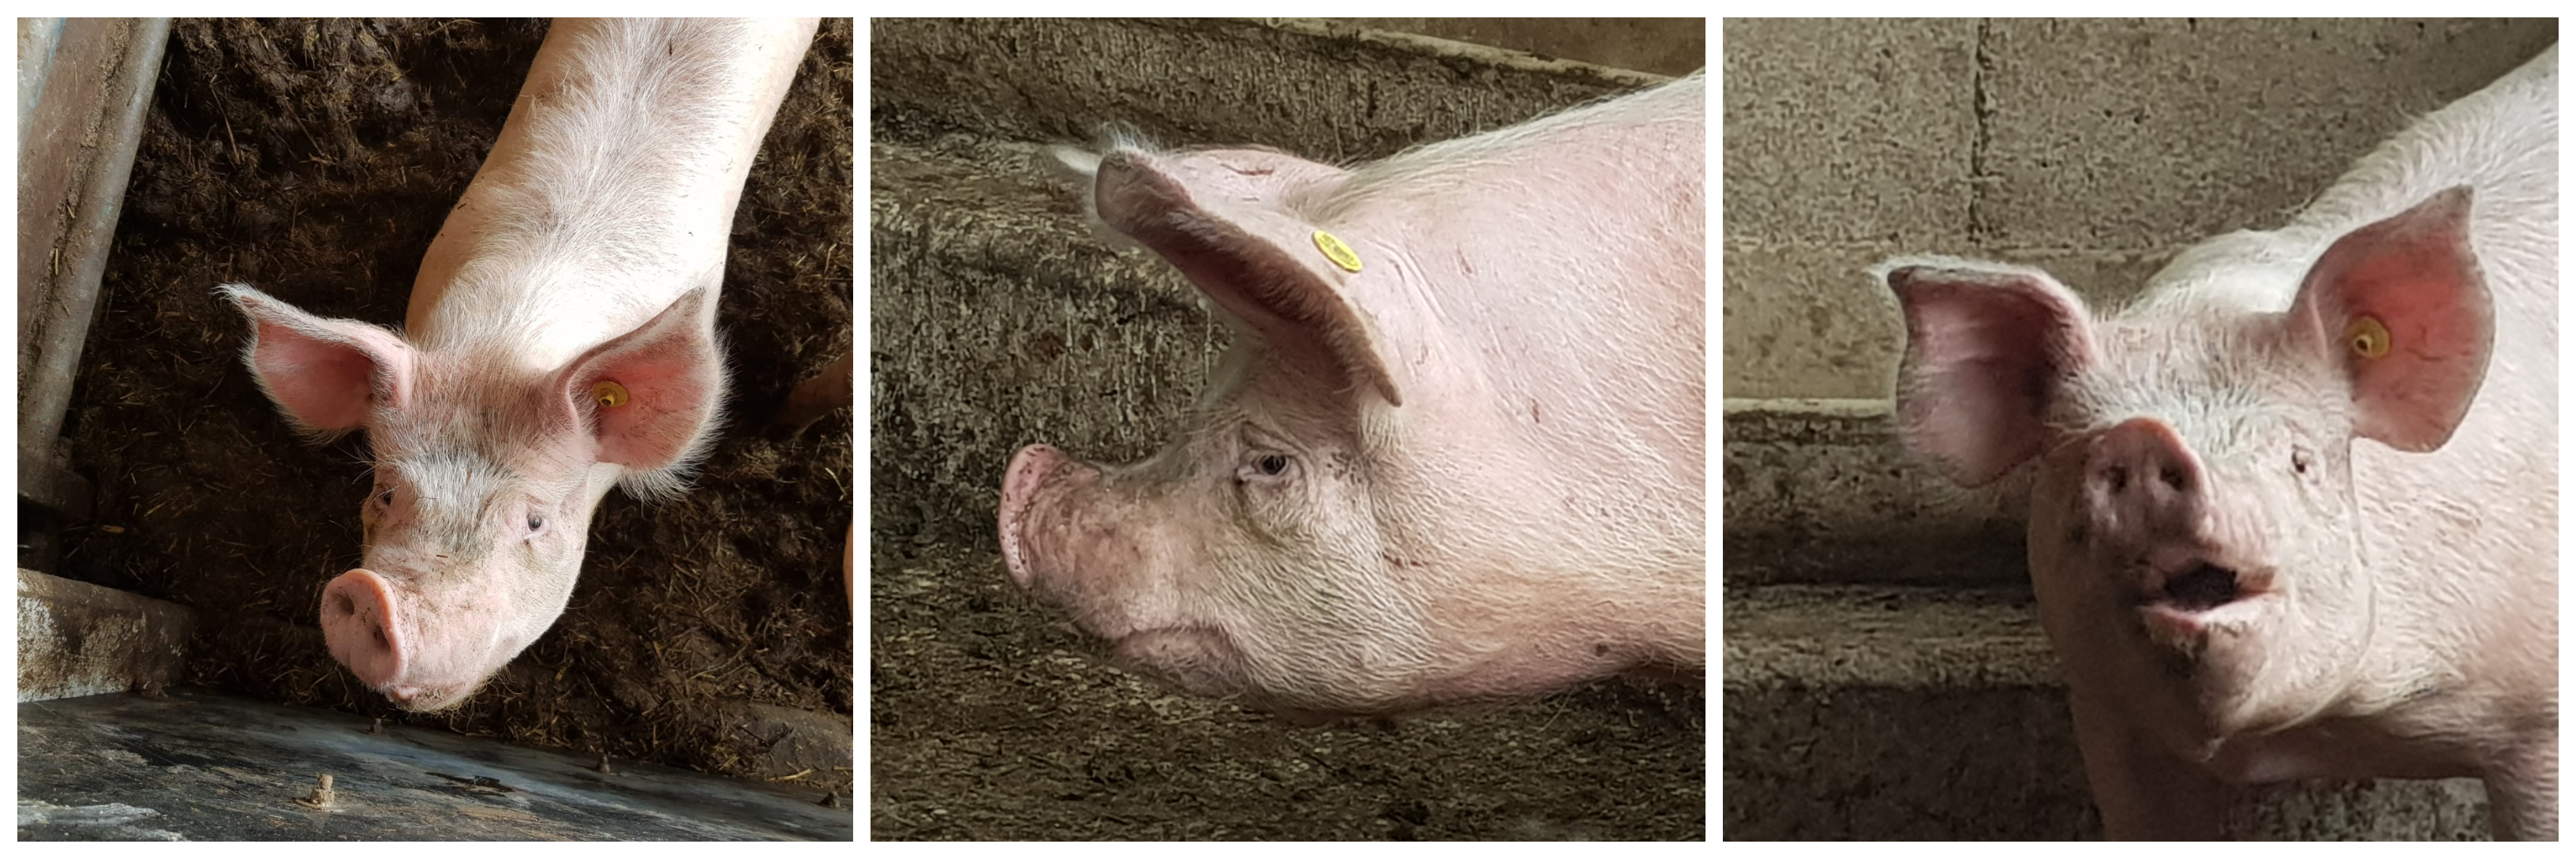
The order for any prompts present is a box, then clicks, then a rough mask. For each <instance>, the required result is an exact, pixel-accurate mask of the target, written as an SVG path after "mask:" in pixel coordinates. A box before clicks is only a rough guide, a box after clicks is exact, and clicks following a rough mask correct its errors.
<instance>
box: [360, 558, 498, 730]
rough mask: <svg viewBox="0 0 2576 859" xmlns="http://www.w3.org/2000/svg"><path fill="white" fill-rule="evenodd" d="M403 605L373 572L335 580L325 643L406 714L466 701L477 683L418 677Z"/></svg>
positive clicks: (413, 649)
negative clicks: (405, 625) (403, 630)
mask: <svg viewBox="0 0 2576 859" xmlns="http://www.w3.org/2000/svg"><path fill="white" fill-rule="evenodd" d="M401 605H402V601H401V600H400V599H399V598H397V596H396V595H395V592H394V589H393V587H392V584H391V583H389V582H387V581H386V580H385V578H384V577H383V576H379V575H376V574H375V572H374V571H372V570H367V569H363V568H361V569H354V570H350V571H348V572H346V573H341V574H340V577H339V578H336V579H332V580H331V583H330V584H329V585H327V586H324V587H323V589H322V640H323V642H324V643H325V644H326V645H328V646H329V647H330V649H331V658H333V659H337V660H339V661H340V664H341V665H345V666H348V668H349V672H350V673H352V674H356V675H358V682H361V683H365V684H367V688H370V689H374V690H376V691H377V692H379V693H382V694H383V695H384V696H385V697H386V698H388V699H391V700H392V701H393V702H394V703H395V704H396V705H399V706H401V707H402V708H403V709H406V710H416V711H429V710H438V709H443V708H445V707H446V706H447V705H449V704H452V703H456V702H459V701H462V700H464V698H465V696H466V695H468V694H470V693H472V692H473V691H474V689H475V687H476V685H477V684H476V683H475V682H473V681H470V680H469V681H467V682H463V683H451V682H434V681H431V680H429V679H427V678H423V677H420V676H418V675H419V674H421V671H420V670H419V669H418V660H417V658H416V657H417V655H418V654H417V653H416V651H417V649H418V648H419V646H420V645H419V643H417V642H414V641H411V640H409V639H408V638H406V637H405V636H404V635H403V632H402V629H403V624H402V621H403V620H404V618H403V612H402V608H401Z"/></svg>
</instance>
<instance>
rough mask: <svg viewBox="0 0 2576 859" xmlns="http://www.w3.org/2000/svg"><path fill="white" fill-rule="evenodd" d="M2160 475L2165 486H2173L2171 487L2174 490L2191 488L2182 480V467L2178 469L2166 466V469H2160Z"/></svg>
mask: <svg viewBox="0 0 2576 859" xmlns="http://www.w3.org/2000/svg"><path fill="white" fill-rule="evenodd" d="M2160 476H2162V477H2163V478H2164V479H2165V485H2166V486H2170V487H2173V488H2174V489H2175V490H2177V491H2179V490H2184V489H2189V488H2191V487H2190V486H2189V485H2188V484H2186V483H2185V482H2184V480H2183V476H2182V469H2179V468H2166V469H2162V472H2161V475H2160Z"/></svg>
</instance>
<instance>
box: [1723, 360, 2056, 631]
mask: <svg viewBox="0 0 2576 859" xmlns="http://www.w3.org/2000/svg"><path fill="white" fill-rule="evenodd" d="M1724 408H1725V410H1726V414H1725V423H1724V425H1723V429H1722V431H1723V433H1724V436H1725V438H1724V448H1725V459H1724V461H1725V463H1726V496H1725V505H1726V527H1725V528H1724V529H1723V531H1724V535H1725V541H1726V554H1725V575H1726V583H1727V585H1728V586H1730V587H1732V586H1738V585H1757V584H1790V583H1809V584H1910V585H1926V584H1951V585H1967V586H2005V585H2012V584H2015V583H2019V582H2022V581H2024V580H2025V574H2024V572H2023V566H2022V528H2023V525H2022V518H2021V513H2020V511H2021V510H2022V509H2023V508H2024V507H2026V506H2027V504H2028V492H2029V489H2028V486H2027V482H2028V481H2027V479H2026V478H2025V477H2023V476H2021V475H2018V474H2016V475H2015V476H2013V477H2009V478H2007V479H2006V480H2005V481H2004V482H2003V485H2001V486H1999V487H1997V488H1993V489H1982V490H1966V489H1960V488H1958V487H1957V486H1955V485H1953V484H1951V483H1950V481H1949V480H1947V479H1945V478H1943V477H1942V476H1941V475H1940V474H1939V473H1938V472H1935V471H1933V470H1932V468H1931V467H1930V466H1929V465H1927V464H1925V463H1924V462H1923V461H1922V460H1921V459H1920V458H1919V457H1916V456H1914V455H1913V454H1911V453H1910V452H1908V451H1906V450H1905V449H1904V448H1903V447H1902V446H1901V445H1899V444H1898V442H1897V439H1896V427H1895V423H1894V419H1893V413H1892V404H1891V403H1889V402H1888V401H1887V400H1802V399H1778V400H1727V401H1726V402H1725V405H1724Z"/></svg>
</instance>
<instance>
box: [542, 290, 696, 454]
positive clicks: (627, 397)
mask: <svg viewBox="0 0 2576 859" xmlns="http://www.w3.org/2000/svg"><path fill="white" fill-rule="evenodd" d="M712 298H713V296H712V295H711V294H710V291H709V290H708V289H706V288H703V287H701V288H698V289H694V290H690V291H689V292H688V293H687V294H685V295H682V296H680V298H679V300H676V301H673V302H671V306H670V307H667V308H663V310H662V312H661V313H660V314H659V315H656V316H654V317H653V319H652V320H651V321H648V322H646V323H644V324H643V325H641V326H638V327H637V328H636V329H635V330H633V331H629V332H627V333H625V334H623V335H620V336H618V337H616V338H613V339H610V340H609V341H608V342H606V343H601V344H599V345H597V346H593V347H591V349H590V351H588V352H584V353H582V355H581V357H579V358H575V359H573V361H572V363H571V364H570V365H567V366H566V367H565V368H564V372H563V375H562V377H561V378H562V385H563V387H562V388H560V390H561V391H562V396H563V397H564V400H563V402H564V403H565V407H566V408H570V409H572V410H573V413H574V414H575V415H577V416H580V417H581V418H583V419H584V421H583V422H584V423H585V424H587V425H588V426H589V427H590V431H591V435H592V437H593V438H594V439H596V440H597V441H598V443H599V461H601V462H613V463H616V464H618V465H623V466H626V467H627V468H629V469H634V470H636V471H638V472H647V473H648V474H639V475H630V481H629V487H630V488H632V489H637V490H639V491H642V492H646V493H652V492H655V491H657V490H662V489H670V488H674V486H673V485H674V484H675V483H676V478H675V477H672V476H671V475H670V474H668V473H667V472H673V471H677V470H679V469H681V468H684V467H686V466H687V465H688V464H690V463H691V462H692V461H694V460H695V459H696V458H697V457H698V456H699V454H701V453H702V452H703V451H702V450H701V449H702V448H703V447H704V446H705V444H706V443H707V441H708V440H709V439H710V438H711V437H712V436H713V435H714V433H713V432H711V430H712V429H713V428H714V426H715V413H716V409H717V406H718V405H719V403H718V400H720V399H721V398H722V396H723V392H724V364H723V362H722V361H720V360H718V359H717V354H716V344H715V334H714V330H713V328H712V327H711V326H710V325H709V324H708V322H707V320H706V318H705V314H706V313H708V312H711V308H709V307H707V305H708V303H709V302H710V301H711V300H712ZM637 481H641V482H637Z"/></svg>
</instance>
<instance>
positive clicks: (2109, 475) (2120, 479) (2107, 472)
mask: <svg viewBox="0 0 2576 859" xmlns="http://www.w3.org/2000/svg"><path fill="white" fill-rule="evenodd" d="M2102 482H2104V483H2108V484H2111V491H2112V492H2114V493H2117V492H2119V491H2121V490H2124V489H2127V488H2129V470H2128V469H2127V468H2124V467H2121V466H2117V465H2114V466H2111V467H2109V468H2105V469H2102Z"/></svg>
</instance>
